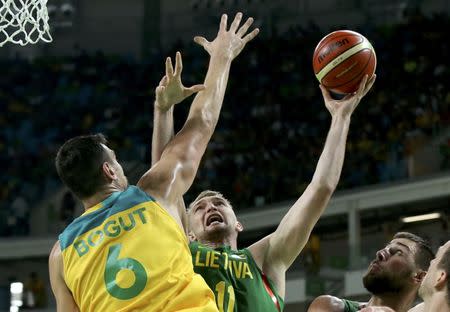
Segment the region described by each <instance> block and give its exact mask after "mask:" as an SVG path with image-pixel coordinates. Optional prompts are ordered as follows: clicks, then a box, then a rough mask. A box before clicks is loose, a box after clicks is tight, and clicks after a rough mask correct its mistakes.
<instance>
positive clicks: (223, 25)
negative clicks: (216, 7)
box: [219, 14, 228, 32]
mask: <svg viewBox="0 0 450 312" xmlns="http://www.w3.org/2000/svg"><path fill="white" fill-rule="evenodd" d="M227 20H228V15H226V14H222V18H221V20H220V28H219V32H221V31H222V32H225V31H227Z"/></svg>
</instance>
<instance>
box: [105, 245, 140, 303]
mask: <svg viewBox="0 0 450 312" xmlns="http://www.w3.org/2000/svg"><path fill="white" fill-rule="evenodd" d="M121 248H122V244H117V245H113V246H111V247H110V248H109V252H108V258H107V259H106V268H105V274H104V278H105V285H106V290H107V291H108V293H109V294H110V295H111V296H113V297H115V298H117V299H121V300H128V299H131V298H134V297H136V296H137V295H139V294H140V293H141V291H143V290H144V288H145V285H146V284H147V272H146V271H145V268H144V266H143V265H142V264H141V263H140V262H139V261H137V260H135V259H132V258H122V259H119V254H120V250H121ZM121 270H130V271H131V272H133V274H134V277H135V279H134V283H133V285H131V286H129V287H127V288H122V287H120V286H119V285H118V284H117V282H116V278H117V274H118V273H119V272H120V271H121Z"/></svg>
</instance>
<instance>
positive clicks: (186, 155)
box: [138, 13, 258, 209]
mask: <svg viewBox="0 0 450 312" xmlns="http://www.w3.org/2000/svg"><path fill="white" fill-rule="evenodd" d="M241 19H242V14H241V13H238V14H237V15H236V17H235V19H234V21H233V23H232V24H231V27H230V29H229V30H227V16H226V15H223V16H222V19H221V23H220V29H219V32H218V34H217V37H216V38H215V39H214V40H213V41H212V42H209V41H207V40H206V39H205V38H203V37H196V38H194V40H195V41H196V42H197V43H198V44H200V45H201V46H203V47H204V49H205V50H206V51H207V52H208V53H209V54H210V56H211V58H210V62H209V67H208V72H207V74H206V78H205V82H204V85H205V90H204V91H201V92H199V93H198V94H197V95H196V97H195V99H194V101H193V103H192V105H191V107H190V110H189V115H188V117H187V120H186V122H185V124H184V126H183V128H182V129H181V130H180V132H178V133H177V135H176V136H175V137H174V138H173V139H172V140H171V141H170V142H169V144H168V145H167V146H166V147H165V148H164V151H163V153H162V155H161V159H160V161H159V162H157V163H156V164H155V165H154V166H153V167H152V168H151V169H150V170H149V171H148V172H147V173H145V174H144V175H143V177H142V178H141V179H140V181H139V182H138V185H139V186H140V187H141V188H142V189H144V190H145V191H147V192H149V193H150V194H152V195H154V196H156V197H157V198H158V199H159V200H161V201H162V202H163V203H165V204H166V205H168V206H171V205H174V204H175V203H176V202H177V201H178V200H179V198H180V196H182V195H183V194H184V193H185V192H186V191H187V190H188V189H189V187H190V186H191V184H192V182H193V180H194V177H195V175H196V173H197V169H198V166H199V163H200V160H201V158H202V156H203V153H204V151H205V149H206V146H207V144H208V142H209V139H210V138H211V136H212V134H213V131H214V128H215V126H216V124H217V121H218V118H219V113H220V109H221V106H222V102H223V98H224V94H225V89H226V86H227V81H228V75H229V71H230V66H231V62H232V61H233V59H234V58H235V57H236V56H237V55H239V53H240V52H241V51H242V50H243V48H244V46H245V45H246V43H247V42H249V41H250V40H252V39H253V38H254V37H255V36H256V35H257V33H258V29H255V30H253V31H252V32H251V33H249V34H246V33H247V30H248V28H249V27H250V25H251V23H252V19H248V20H247V22H246V23H245V24H243V25H242V26H241V27H240V28H239V24H240V21H241ZM168 209H170V208H168Z"/></svg>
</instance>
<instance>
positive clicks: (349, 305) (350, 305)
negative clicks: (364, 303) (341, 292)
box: [341, 299, 361, 312]
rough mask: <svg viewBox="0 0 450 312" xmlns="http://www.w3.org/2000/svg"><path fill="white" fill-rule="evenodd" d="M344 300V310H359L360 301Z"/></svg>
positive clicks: (352, 311)
mask: <svg viewBox="0 0 450 312" xmlns="http://www.w3.org/2000/svg"><path fill="white" fill-rule="evenodd" d="M341 300H342V302H344V312H358V311H359V307H360V305H361V304H360V303H359V302H356V301H350V300H346V299H341Z"/></svg>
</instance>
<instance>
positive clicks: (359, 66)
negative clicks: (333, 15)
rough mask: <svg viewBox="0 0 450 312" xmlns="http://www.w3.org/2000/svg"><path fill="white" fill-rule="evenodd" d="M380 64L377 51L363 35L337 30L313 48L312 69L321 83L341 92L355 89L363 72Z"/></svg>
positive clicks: (350, 91) (369, 72)
mask: <svg viewBox="0 0 450 312" xmlns="http://www.w3.org/2000/svg"><path fill="white" fill-rule="evenodd" d="M376 66H377V57H376V55H375V50H374V49H373V47H372V45H371V44H370V42H369V40H367V39H366V38H365V37H364V36H363V35H361V34H359V33H357V32H354V31H351V30H338V31H334V32H332V33H330V34H328V35H326V36H325V37H324V38H323V39H322V40H320V42H319V44H318V45H317V46H316V49H315V50H314V56H313V68H314V73H315V75H316V77H317V79H318V80H319V82H320V83H321V84H322V85H323V86H324V87H325V88H327V89H328V90H330V91H333V92H335V93H339V94H346V93H352V92H355V91H356V90H357V89H358V86H359V83H360V81H361V79H362V78H363V77H364V75H366V74H367V75H368V76H369V78H370V77H371V76H372V75H373V74H374V72H375V68H376Z"/></svg>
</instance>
